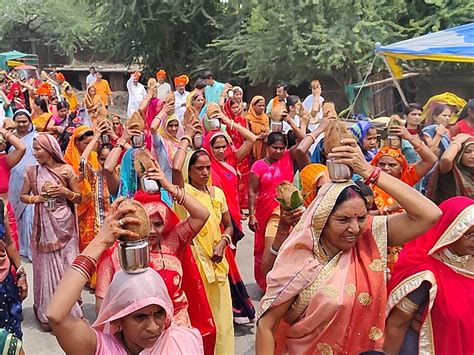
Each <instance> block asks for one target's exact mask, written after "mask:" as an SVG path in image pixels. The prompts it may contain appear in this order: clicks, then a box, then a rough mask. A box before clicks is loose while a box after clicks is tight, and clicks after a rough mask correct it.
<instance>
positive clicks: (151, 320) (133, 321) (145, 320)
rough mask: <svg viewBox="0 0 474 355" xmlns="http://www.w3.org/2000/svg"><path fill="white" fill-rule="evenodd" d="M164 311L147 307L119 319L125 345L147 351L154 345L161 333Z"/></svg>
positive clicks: (159, 308)
mask: <svg viewBox="0 0 474 355" xmlns="http://www.w3.org/2000/svg"><path fill="white" fill-rule="evenodd" d="M165 322H166V311H165V310H164V309H163V308H162V307H160V306H158V305H154V304H153V305H149V306H146V307H143V308H140V309H139V310H137V311H135V312H133V313H131V314H129V315H127V316H125V317H123V318H122V319H120V324H121V326H122V332H123V334H124V337H125V339H126V340H127V343H129V344H133V345H134V347H135V348H142V349H148V348H151V347H153V346H154V345H155V343H156V341H157V340H158V338H159V337H160V335H161V333H162V332H163V328H164V327H165Z"/></svg>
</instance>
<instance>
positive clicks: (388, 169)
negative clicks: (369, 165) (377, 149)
mask: <svg viewBox="0 0 474 355" xmlns="http://www.w3.org/2000/svg"><path fill="white" fill-rule="evenodd" d="M377 166H378V167H379V168H380V169H382V171H383V172H385V173H387V174H389V175H392V176H393V177H396V178H397V179H400V178H401V177H402V166H401V165H400V163H399V162H398V161H397V160H396V159H394V158H392V157H389V156H388V155H384V156H383V157H381V158H380V159H379V162H378V163H377Z"/></svg>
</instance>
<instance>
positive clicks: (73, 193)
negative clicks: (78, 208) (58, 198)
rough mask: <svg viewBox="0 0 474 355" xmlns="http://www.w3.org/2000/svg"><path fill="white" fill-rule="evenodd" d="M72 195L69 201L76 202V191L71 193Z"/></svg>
mask: <svg viewBox="0 0 474 355" xmlns="http://www.w3.org/2000/svg"><path fill="white" fill-rule="evenodd" d="M71 193H72V197H70V196H69V197H68V198H67V199H68V200H69V201H72V200H74V199H75V198H76V193H75V192H74V191H71Z"/></svg>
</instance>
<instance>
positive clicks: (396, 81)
mask: <svg viewBox="0 0 474 355" xmlns="http://www.w3.org/2000/svg"><path fill="white" fill-rule="evenodd" d="M382 57H383V61H384V63H385V66H386V67H387V69H388V72H389V73H390V76H391V77H392V81H393V84H394V85H395V87H396V88H397V90H398V93H399V94H400V97H401V98H402V101H403V103H404V105H405V106H408V101H407V98H406V97H405V94H404V93H403V90H402V87H401V86H400V83H399V82H398V80H397V78H395V75H394V74H393V71H392V69H391V68H390V65H388V62H387V57H386V56H384V55H383V54H382Z"/></svg>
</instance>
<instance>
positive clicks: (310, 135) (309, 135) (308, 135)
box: [305, 133, 316, 144]
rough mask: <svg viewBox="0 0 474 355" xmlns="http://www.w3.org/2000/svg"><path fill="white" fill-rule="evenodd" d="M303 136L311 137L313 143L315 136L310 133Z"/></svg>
mask: <svg viewBox="0 0 474 355" xmlns="http://www.w3.org/2000/svg"><path fill="white" fill-rule="evenodd" d="M305 137H311V138H313V144H314V143H316V138H314V136H313V135H312V134H311V133H308V134H307V135H306V136H305Z"/></svg>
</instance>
